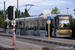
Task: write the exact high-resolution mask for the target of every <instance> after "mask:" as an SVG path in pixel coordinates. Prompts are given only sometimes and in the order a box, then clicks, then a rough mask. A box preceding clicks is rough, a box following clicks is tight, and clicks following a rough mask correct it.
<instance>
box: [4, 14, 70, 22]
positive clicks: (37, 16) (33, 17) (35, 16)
mask: <svg viewBox="0 0 75 50" xmlns="http://www.w3.org/2000/svg"><path fill="white" fill-rule="evenodd" d="M57 15H69V14H51V18H52V19H54V17H55V16H57ZM37 18H44V15H41V16H39V15H34V16H29V17H21V18H15V20H24V19H25V20H27V19H37ZM5 21H6V20H5Z"/></svg>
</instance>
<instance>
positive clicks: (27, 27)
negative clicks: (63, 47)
mask: <svg viewBox="0 0 75 50" xmlns="http://www.w3.org/2000/svg"><path fill="white" fill-rule="evenodd" d="M15 20H16V26H15V29H16V34H20V35H31V36H41V37H48V24H47V20H48V19H47V18H44V16H43V15H41V16H30V17H22V18H16V19H15ZM71 23H72V19H71V17H70V15H68V14H52V15H51V24H50V36H54V37H72V29H71ZM4 29H5V33H7V21H6V20H5V21H4ZM9 33H10V34H13V26H12V20H10V21H9Z"/></svg>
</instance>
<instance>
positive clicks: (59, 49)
mask: <svg viewBox="0 0 75 50" xmlns="http://www.w3.org/2000/svg"><path fill="white" fill-rule="evenodd" d="M8 41H10V42H11V43H9V42H8ZM5 43H9V45H7V44H5ZM19 43H21V44H23V45H25V46H23V45H21V47H22V48H24V47H25V48H28V47H34V48H35V47H49V48H50V50H74V48H73V47H72V46H70V47H67V46H60V45H54V44H49V43H44V42H37V41H32V40H27V39H19V38H16V45H18V47H20V44H19ZM0 45H1V46H6V47H9V48H15V46H13V45H12V37H6V36H0Z"/></svg>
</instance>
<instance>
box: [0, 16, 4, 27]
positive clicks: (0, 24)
mask: <svg viewBox="0 0 75 50" xmlns="http://www.w3.org/2000/svg"><path fill="white" fill-rule="evenodd" d="M3 21H4V19H3V18H2V17H1V16H0V28H3V27H4V25H3Z"/></svg>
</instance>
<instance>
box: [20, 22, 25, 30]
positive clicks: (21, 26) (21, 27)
mask: <svg viewBox="0 0 75 50" xmlns="http://www.w3.org/2000/svg"><path fill="white" fill-rule="evenodd" d="M19 28H20V29H21V30H23V29H24V25H23V22H19Z"/></svg>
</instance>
